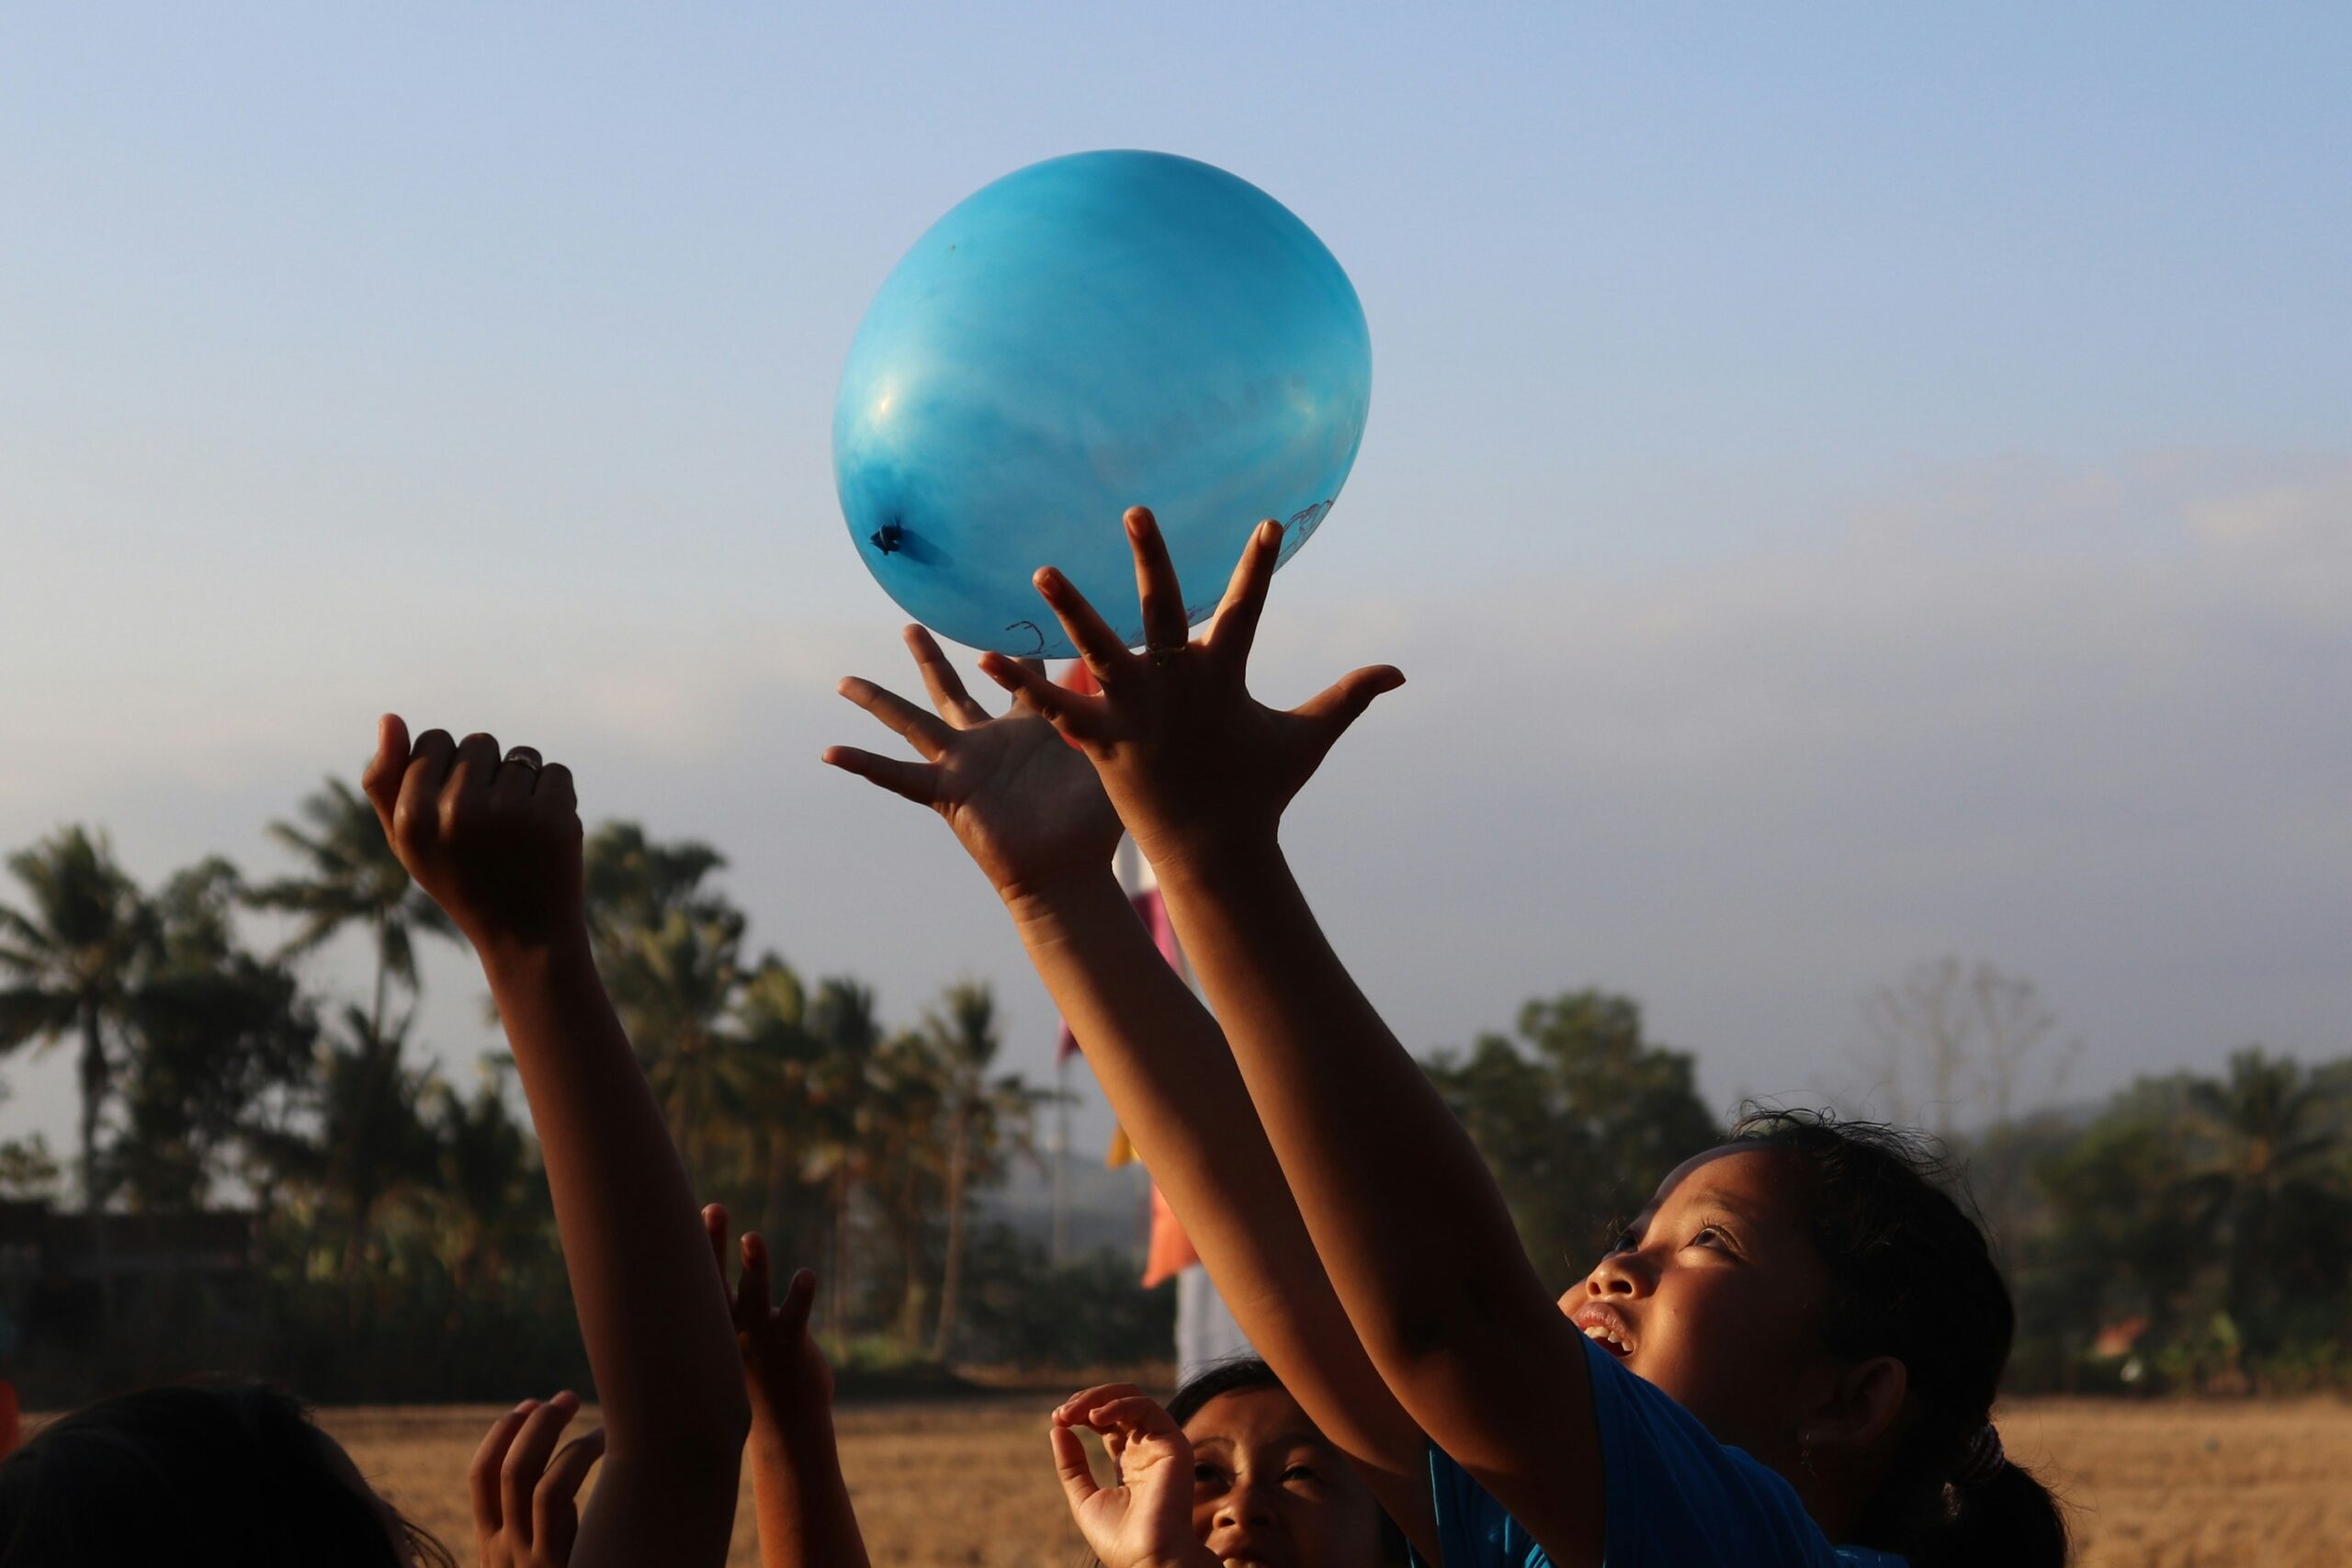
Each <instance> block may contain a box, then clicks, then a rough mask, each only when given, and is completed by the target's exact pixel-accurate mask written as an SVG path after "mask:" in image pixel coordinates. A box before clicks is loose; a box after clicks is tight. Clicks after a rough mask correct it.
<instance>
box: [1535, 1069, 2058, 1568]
mask: <svg viewBox="0 0 2352 1568" xmlns="http://www.w3.org/2000/svg"><path fill="white" fill-rule="evenodd" d="M1935 1174H1936V1168H1935V1165H1934V1163H1933V1162H1932V1161H1931V1160H1930V1159H1929V1158H1928V1156H1926V1155H1925V1154H1924V1153H1923V1152H1922V1151H1921V1150H1920V1148H1919V1147H1918V1146H1917V1144H1916V1142H1915V1141H1913V1140H1911V1139H1908V1138H1906V1137H1905V1135H1904V1134H1900V1133H1897V1132H1894V1131H1893V1130H1891V1129H1888V1128H1885V1127H1882V1126H1876V1125H1871V1124H1867V1123H1855V1122H1844V1123H1840V1122H1835V1121H1833V1120H1831V1119H1829V1118H1826V1117H1822V1116H1815V1115H1811V1114H1807V1113H1803V1112H1794V1111H1770V1112H1762V1113H1758V1114H1754V1115H1750V1116H1748V1117H1747V1118H1746V1119H1745V1120H1743V1121H1742V1122H1741V1123H1740V1124H1739V1126H1738V1127H1737V1128H1736V1129H1735V1130H1734V1132H1733V1134H1732V1137H1731V1139H1730V1141H1729V1142H1728V1143H1725V1144H1724V1145H1722V1146H1720V1147H1717V1148H1713V1149H1710V1150H1708V1151H1707V1152H1705V1153H1704V1154H1701V1155H1698V1156H1694V1157H1692V1158H1691V1159H1689V1160H1686V1161H1685V1162H1683V1164H1682V1165H1681V1166H1680V1167H1679V1168H1677V1169H1676V1170H1675V1171H1674V1172H1673V1173H1672V1174H1671V1175H1669V1176H1668V1178H1667V1179H1666V1180H1665V1182H1664V1183H1662V1184H1661V1185H1660V1187H1659V1188H1658V1191H1657V1197H1656V1198H1655V1199H1654V1200H1652V1201H1651V1203H1650V1206H1649V1208H1648V1209H1646V1210H1645V1211H1644V1213H1642V1214H1641V1216H1639V1217H1638V1218H1637V1219H1636V1220H1635V1222H1634V1224H1632V1225H1631V1226H1629V1227H1628V1228H1627V1230H1626V1232H1625V1233H1624V1235H1623V1236H1621V1238H1620V1240H1619V1242H1618V1245H1617V1247H1615V1248H1614V1249H1612V1250H1611V1252H1610V1253H1609V1254H1608V1256H1606V1257H1604V1258H1602V1259H1601V1260H1600V1264H1599V1265H1598V1266H1596V1267H1595V1268H1594V1269H1593V1270H1592V1272H1591V1273H1590V1274H1589V1275H1588V1276H1587V1277H1586V1279H1585V1280H1584V1282H1583V1283H1581V1284H1579V1285H1577V1286H1575V1287H1573V1288H1572V1289H1571V1290H1570V1291H1569V1292H1568V1293H1567V1294H1566V1296H1565V1297H1563V1298H1562V1300H1561V1308H1562V1310H1563V1311H1565V1312H1566V1313H1568V1314H1570V1316H1571V1317H1572V1318H1573V1319H1574V1320H1575V1322H1576V1324H1577V1326H1578V1327H1579V1328H1581V1329H1583V1330H1584V1331H1585V1333H1586V1334H1587V1335H1589V1336H1591V1337H1595V1338H1597V1339H1601V1340H1603V1341H1604V1343H1605V1344H1606V1345H1607V1348H1609V1349H1610V1350H1611V1352H1612V1353H1613V1354H1616V1355H1618V1356H1619V1357H1620V1358H1621V1359H1623V1361H1624V1363H1625V1365H1626V1367H1627V1368H1628V1370H1630V1371H1634V1372H1636V1373H1638V1374H1640V1375H1641V1376H1642V1377H1644V1378H1645V1379H1647V1380H1648V1381H1649V1382H1652V1383H1655V1384H1657V1386H1658V1387H1659V1388H1661V1389H1663V1390H1665V1391H1666V1392H1667V1393H1669V1394H1671V1395H1673V1396H1674V1398H1675V1399H1676V1400H1677V1401H1678V1402H1679V1403H1680V1404H1682V1405H1683V1407H1684V1408H1685V1409H1687V1410H1689V1411H1690V1412H1691V1414H1692V1415H1694V1416H1697V1417H1698V1418H1699V1419H1700V1420H1701V1421H1702V1422H1703V1423H1704V1424H1705V1425H1706V1427H1707V1428H1708V1430H1709V1431H1711V1432H1713V1434H1714V1435H1715V1436H1716V1437H1717V1438H1720V1439H1722V1440H1723V1441H1724V1442H1725V1443H1729V1444H1732V1445H1734V1446H1736V1447H1738V1448H1742V1449H1745V1450H1747V1451H1748V1452H1749V1453H1750V1454H1752V1455H1754V1456H1755V1457H1756V1458H1758V1460H1761V1461H1764V1462H1765V1463H1767V1464H1770V1466H1772V1468H1774V1469H1775V1470H1778V1471H1780V1472H1781V1473H1782V1474H1783V1475H1785V1476H1787V1477H1788V1478H1789V1480H1790V1481H1791V1482H1792V1483H1794V1484H1795V1485H1796V1487H1797V1488H1798V1490H1799V1491H1800V1493H1802V1494H1803V1495H1804V1497H1805V1501H1806V1504H1807V1506H1808V1507H1810V1508H1811V1509H1812V1510H1813V1512H1814V1513H1815V1516H1816V1517H1819V1518H1820V1519H1821V1521H1822V1523H1823V1525H1824V1527H1825V1528H1826V1529H1829V1530H1830V1531H1831V1532H1832V1533H1833V1534H1834V1535H1836V1536H1838V1538H1839V1539H1841V1540H1846V1541H1849V1542H1851V1543H1853V1544H1857V1545H1865V1546H1874V1547H1879V1548H1882V1549H1883V1550H1887V1551H1900V1552H1903V1553H1904V1554H1905V1555H1906V1556H1908V1557H1909V1558H1910V1559H1911V1561H1912V1562H1914V1563H1915V1564H1916V1565H1917V1568H1934V1565H1938V1564H1943V1563H1953V1562H1983V1561H1989V1560H1991V1559H1992V1557H1993V1556H1994V1555H1995V1554H1996V1553H1998V1554H1999V1555H2000V1556H2001V1557H2002V1558H2003V1559H2004V1560H2006V1561H2007V1562H2011V1563H2012V1564H2014V1565H2015V1568H2039V1565H2040V1564H2043V1563H2050V1564H2055V1563H2058V1562H2062V1561H2063V1560H2064V1550H2065V1527H2064V1521H2063V1520H2062V1519H2061V1518H2060V1517H2059V1514H2058V1510H2057V1507H2056V1505H2055V1504H2054V1503H2053V1502H2052V1499H2051V1497H2050V1495H2049V1493H2048V1492H2046V1491H2045V1490H2044V1489H2043V1488H2042V1487H2041V1484H2040V1483H2038V1482H2036V1481H2035V1480H2034V1479H2033V1478H2032V1477H2031V1476H2030V1475H2029V1474H2027V1473H2026V1472H2024V1471H2023V1470H2021V1469H2019V1468H2018V1467H2017V1466H2015V1465H2009V1464H2007V1463H2004V1462H2002V1461H2000V1459H1999V1455H1998V1448H1997V1439H1996V1438H1993V1437H1992V1436H1991V1435H1990V1432H1989V1424H1990V1421H1991V1412H1992V1404H1993V1397H1994V1394H1995V1393H1996V1390H1997V1388H1998V1386H1999V1383H2000V1377H2001V1371H2002V1369H2003V1367H2004V1366H2005V1365H2006V1364H2007V1361H2008V1356H2009V1340H2010V1337H2011V1334H2012V1332H2013V1331H2014V1328H2015V1326H2016V1312H2015V1309H2014V1307H2013V1306H2012V1304H2011V1303H2010V1300H2009V1292H2008V1287H2007V1285H2006V1284H2005V1283H2004V1282H2003V1281H2002V1279H2001V1276H2000V1272H1999V1270H1998V1269H1996V1268H1995V1267H1994V1265H1993V1259H1992V1256H1991V1253H1990V1252H1989V1250H1988V1249H1987V1247H1986V1245H1985V1235H1984V1232H1983V1231H1982V1230H1981V1229H1980V1228H1979V1227H1978V1226H1977V1224H1976V1223H1975V1222H1974V1221H1973V1220H1972V1219H1971V1218H1970V1217H1969V1215H1968V1214H1967V1213H1965V1212H1964V1211H1963V1210H1962V1208H1961V1206H1960V1205H1959V1204H1958V1203H1957V1202H1955V1201H1953V1200H1952V1198H1951V1195H1950V1194H1948V1193H1947V1192H1945V1191H1944V1190H1942V1189H1941V1188H1940V1187H1939V1186H1937V1185H1936V1184H1935V1182H1934V1180H1933V1179H1932V1177H1933V1176H1934V1175H1935Z"/></svg>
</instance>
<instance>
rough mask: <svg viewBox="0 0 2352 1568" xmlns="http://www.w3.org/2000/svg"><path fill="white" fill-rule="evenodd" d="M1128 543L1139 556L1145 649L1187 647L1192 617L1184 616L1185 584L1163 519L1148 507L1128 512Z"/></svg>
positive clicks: (1138, 598)
mask: <svg viewBox="0 0 2352 1568" xmlns="http://www.w3.org/2000/svg"><path fill="white" fill-rule="evenodd" d="M1126 525H1127V543H1128V545H1129V546H1130V547H1133V549H1134V551H1135V557H1136V601H1137V603H1139V604H1141V605H1142V607H1143V640H1144V646H1145V647H1146V648H1148V649H1151V650H1153V651H1154V652H1159V651H1163V650H1166V649H1178V648H1182V647H1183V646H1184V644H1185V642H1186V641H1187V640H1189V639H1190V638H1191V637H1192V635H1193V626H1192V617H1191V616H1189V615H1186V614H1185V613H1184V589H1183V585H1182V584H1181V583H1180V582H1178V581H1177V580H1176V563H1175V562H1174V561H1172V560H1170V559H1169V558H1168V541H1167V540H1166V539H1165V538H1163V537H1161V536H1160V532H1159V519H1158V518H1156V517H1154V516H1153V515H1152V514H1151V508H1149V507H1148V506H1131V507H1129V508H1128V509H1127V516H1126Z"/></svg>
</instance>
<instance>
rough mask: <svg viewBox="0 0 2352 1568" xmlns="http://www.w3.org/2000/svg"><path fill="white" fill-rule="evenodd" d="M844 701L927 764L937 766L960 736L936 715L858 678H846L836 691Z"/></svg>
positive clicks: (884, 688)
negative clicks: (949, 746)
mask: <svg viewBox="0 0 2352 1568" xmlns="http://www.w3.org/2000/svg"><path fill="white" fill-rule="evenodd" d="M835 689H836V690H837V691H839V692H840V693H841V694H842V696H844V697H847V698H848V699H849V700H850V701H851V702H853V703H855V704H856V705H858V706H859V707H862V708H864V709H865V711H866V712H868V713H870V714H872V715H873V716H875V717H876V718H878V719H880V720H881V721H882V728H885V729H888V730H889V731H890V732H891V733H892V734H894V735H897V736H899V737H901V738H902V739H905V741H906V742H907V744H908V745H910V746H912V747H913V748H914V749H915V750H916V751H917V752H919V753H920V754H921V755H922V759H923V761H927V762H936V761H939V759H940V757H941V756H942V755H943V754H944V752H945V751H946V750H947V743H948V742H949V741H950V740H952V739H955V737H956V732H955V731H954V730H953V729H950V728H948V727H947V725H946V723H945V722H944V721H943V720H942V719H941V718H940V717H939V716H937V715H936V714H928V713H925V712H923V711H922V709H921V708H919V707H917V706H915V705H914V704H912V703H910V702H909V701H907V699H906V698H904V697H902V696H900V695H899V694H898V693H896V692H893V691H891V690H889V689H888V687H885V686H877V685H876V684H875V683H874V682H871V681H867V680H864V679H861V678H860V677H858V676H855V675H845V676H843V677H842V682H841V684H840V685H839V686H838V687H836V688H835Z"/></svg>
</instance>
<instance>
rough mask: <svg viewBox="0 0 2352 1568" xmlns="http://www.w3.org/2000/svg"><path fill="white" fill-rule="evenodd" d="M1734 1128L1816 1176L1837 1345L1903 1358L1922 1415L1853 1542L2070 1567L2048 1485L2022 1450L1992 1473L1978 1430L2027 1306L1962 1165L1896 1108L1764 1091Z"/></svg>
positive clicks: (1988, 1415)
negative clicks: (1786, 1106) (1955, 1177)
mask: <svg viewBox="0 0 2352 1568" xmlns="http://www.w3.org/2000/svg"><path fill="white" fill-rule="evenodd" d="M1731 1144H1732V1146H1734V1147H1739V1146H1754V1145H1762V1146H1764V1147H1767V1148H1771V1149H1776V1150H1779V1151H1781V1153H1784V1154H1786V1155H1788V1156H1790V1157H1791V1158H1792V1159H1794V1160H1795V1161H1796V1162H1797V1163H1798V1164H1799V1165H1801V1166H1802V1167H1803V1168H1804V1170H1805V1172H1806V1174H1807V1175H1808V1176H1809V1177H1810V1178H1811V1180H1812V1184H1813V1190H1812V1192H1811V1193H1810V1194H1809V1195H1808V1196H1809V1200H1810V1201H1809V1205H1808V1207H1809V1212H1810V1214H1811V1217H1812V1224H1813V1239H1814V1242H1815V1245H1816V1246H1817V1247H1819V1248H1820V1249H1821V1256H1822V1259H1823V1261H1824V1262H1825V1263H1826V1264H1827V1266H1828V1269H1829V1278H1830V1281H1831V1289H1832V1292H1833V1293H1832V1296H1831V1299H1830V1302H1829V1305H1828V1307H1827V1309H1826V1317H1825V1321H1824V1322H1823V1325H1822V1340H1823V1343H1824V1345H1825V1346H1826V1348H1827V1349H1828V1350H1829V1352H1830V1353H1831V1354H1832V1355H1835V1356H1839V1357H1851V1358H1855V1359H1860V1358H1862V1357H1868V1356H1892V1357H1894V1359H1896V1360H1899V1361H1901V1362H1902V1363H1903V1366H1904V1371H1905V1377H1906V1381H1907V1385H1908V1388H1909V1397H1910V1401H1911V1403H1912V1405H1913V1409H1914V1411H1915V1415H1914V1416H1913V1419H1912V1421H1911V1423H1910V1425H1909V1427H1908V1428H1907V1429H1906V1430H1905V1432H1904V1434H1903V1436H1902V1439H1901V1442H1900V1444H1899V1446H1898V1447H1897V1450H1896V1451H1895V1454H1894V1460H1893V1461H1892V1463H1891V1464H1890V1465H1889V1466H1888V1469H1887V1472H1886V1474H1885V1476H1884V1478H1883V1481H1882V1483H1881V1484H1880V1486H1879V1489H1878V1492H1877V1495H1875V1496H1873V1497H1872V1498H1871V1501H1870V1504H1869V1506H1868V1507H1867V1508H1866V1510H1865V1512H1864V1514H1863V1517H1862V1520H1861V1524H1860V1528H1859V1529H1857V1530H1856V1531H1855V1532H1854V1544H1855V1545H1858V1546H1870V1547H1876V1548H1878V1549H1879V1550H1881V1551H1896V1552H1900V1553H1902V1554H1903V1555H1904V1556H1905V1557H1906V1558H1908V1559H1909V1560H1910V1561H1911V1562H1912V1564H1913V1568H1957V1565H1960V1564H1976V1563H1985V1562H2000V1563H2003V1564H2005V1565H2006V1568H2059V1565H2061V1564H2063V1563H2064V1562H2065V1561H2066V1521H2065V1519H2064V1516H2062V1515H2061V1513H2060V1512H2059V1509H2058V1504H2057V1501H2056V1500H2055V1499H2054V1498H2052V1496H2051V1495H2050V1493H2049V1490H2048V1489H2047V1488H2045V1487H2044V1486H2043V1485H2042V1484H2041V1483H2040V1482H2039V1481H2036V1480H2035V1479H2034V1478H2033V1477H2032V1475H2030V1473H2028V1472H2026V1470H2025V1469H2024V1468H2023V1467H2022V1466H2019V1465H2017V1464H2011V1463H1996V1464H1995V1465H1994V1466H1993V1467H1992V1468H1991V1470H1990V1472H1989V1473H1985V1465H1984V1463H1983V1457H1984V1454H1985V1445H1981V1444H1980V1438H1982V1436H1983V1434H1984V1432H1985V1427H1986V1426H1987V1425H1988V1424H1989V1423H1990V1422H1991V1420H1992V1410H1993V1398H1994V1395H1995V1393H1997V1392H1998V1390H1999V1388H2000V1382H2001V1373H2002V1371H2003V1369H2005V1368H2006V1367H2007V1365H2008V1359H2009V1341H2010V1339H2011V1338H2012V1337H2013V1336H2014V1335H2015V1333H2016V1330H2017V1308H2016V1306H2015V1304H2014V1303H2012V1302H2011V1301H2010V1299H2009V1288H2008V1285H2007V1283H2006V1282H2005V1281H2004V1280H2002V1278H2001V1272H2000V1270H1999V1269H1997V1268H1996V1267H1995V1265H1994V1262H1993V1256H1992V1252H1991V1249H1990V1248H1989V1247H1987V1246H1986V1243H1985V1232H1984V1230H1983V1228H1982V1227H1981V1226H1980V1225H1979V1224H1977V1223H1976V1221H1975V1220H1974V1219H1973V1218H1972V1217H1971V1216H1970V1214H1969V1213H1968V1212H1967V1211H1966V1210H1965V1209H1963V1208H1962V1206H1961V1204H1960V1202H1959V1201H1956V1200H1955V1199H1954V1198H1953V1196H1952V1195H1951V1192H1949V1191H1947V1190H1945V1188H1944V1186H1942V1185H1939V1183H1942V1182H1945V1181H1947V1180H1949V1179H1950V1172H1949V1171H1948V1170H1947V1168H1946V1167H1945V1165H1944V1162H1943V1161H1942V1159H1941V1158H1940V1157H1939V1156H1938V1155H1937V1154H1936V1153H1935V1152H1934V1150H1933V1149H1932V1147H1931V1146H1930V1145H1928V1142H1927V1141H1926V1140H1925V1139H1923V1138H1921V1137H1920V1136H1919V1135H1918V1134H1912V1133H1905V1132H1904V1131H1902V1130H1900V1129H1897V1128H1894V1127H1889V1126H1886V1125H1884V1124H1883V1123H1879V1122H1848V1121H1841V1120H1839V1119H1838V1118H1836V1117H1834V1116H1831V1115H1829V1114H1827V1113H1826V1112H1815V1111H1781V1110H1773V1109H1767V1108H1758V1107H1754V1106H1750V1107H1748V1108H1747V1109H1746V1111H1744V1112H1743V1114H1742V1115H1741V1117H1740V1120H1739V1122H1738V1123H1737V1124H1736V1126H1735V1127H1734V1128H1733V1129H1732V1134H1731ZM1972 1459H1973V1460H1975V1461H1977V1462H1974V1463H1972Z"/></svg>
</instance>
